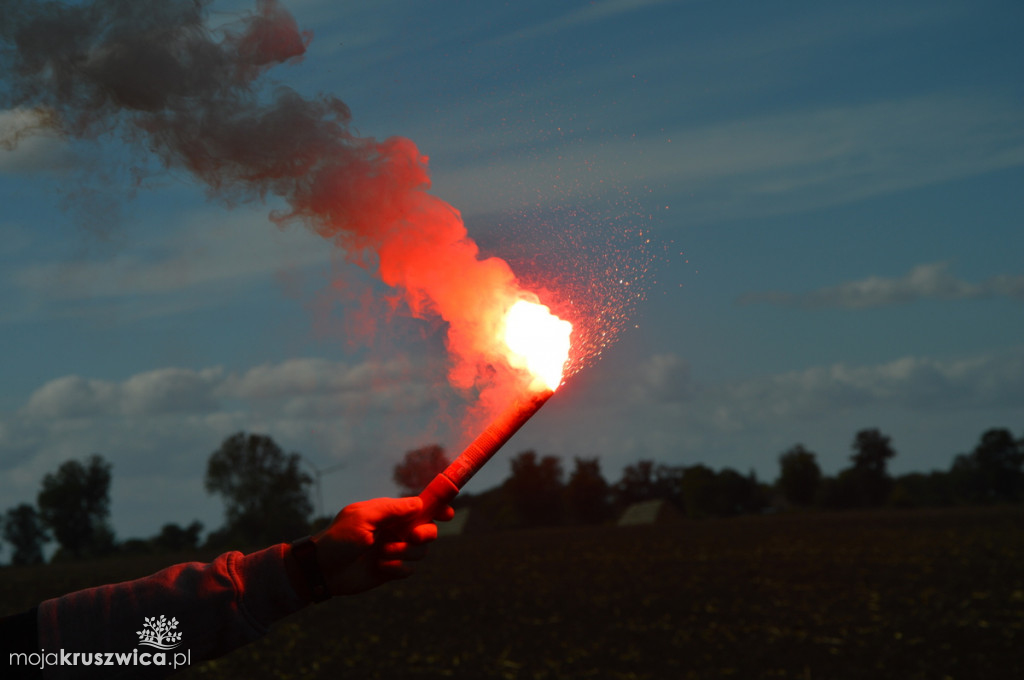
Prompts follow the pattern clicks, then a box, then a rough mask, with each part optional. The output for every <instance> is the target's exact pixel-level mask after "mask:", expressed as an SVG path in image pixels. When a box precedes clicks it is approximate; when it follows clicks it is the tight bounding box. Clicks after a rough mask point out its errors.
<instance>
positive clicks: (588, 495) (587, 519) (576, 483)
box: [565, 458, 611, 524]
mask: <svg viewBox="0 0 1024 680" xmlns="http://www.w3.org/2000/svg"><path fill="white" fill-rule="evenodd" d="M573 464H574V467H573V471H572V474H570V475H569V483H568V484H566V487H565V499H566V504H567V505H568V509H569V513H570V515H571V517H572V521H574V522H577V523H579V524H600V523H601V522H604V521H605V520H606V519H608V517H609V516H610V514H611V506H610V494H611V487H609V485H608V482H607V481H605V478H604V477H603V476H602V475H601V464H600V463H599V462H598V459H597V458H574V459H573Z"/></svg>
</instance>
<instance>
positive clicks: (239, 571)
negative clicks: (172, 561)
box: [38, 544, 306, 678]
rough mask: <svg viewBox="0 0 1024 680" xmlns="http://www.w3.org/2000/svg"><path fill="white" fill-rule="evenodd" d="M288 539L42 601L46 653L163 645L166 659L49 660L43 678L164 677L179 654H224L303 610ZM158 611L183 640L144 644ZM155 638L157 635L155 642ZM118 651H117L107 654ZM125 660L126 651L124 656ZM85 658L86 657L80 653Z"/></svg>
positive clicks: (193, 659) (194, 657) (193, 658)
mask: <svg viewBox="0 0 1024 680" xmlns="http://www.w3.org/2000/svg"><path fill="white" fill-rule="evenodd" d="M286 550H287V546H285V545H284V544H281V545H275V546H272V547H270V548H267V549H266V550H261V551H259V552H255V553H252V554H250V555H243V554H242V553H240V552H229V553H225V554H223V555H221V556H220V557H218V558H217V559H215V560H214V561H213V562H210V563H209V564H206V563H201V562H189V563H185V564H178V565H174V566H172V567H168V568H167V569H164V570H162V571H159V572H157V573H156V574H153V575H152V576H147V577H145V578H140V579H137V580H134V581H125V582H124V583H117V584H112V585H105V586H100V587H97V588H90V589H87V590H81V591H78V592H74V593H70V594H68V595H64V596H62V597H57V598H54V599H51V600H46V601H45V602H42V603H41V604H40V605H39V609H38V630H39V644H40V647H41V648H42V649H43V650H44V651H46V652H55V653H57V654H58V655H62V656H63V659H62V658H61V656H57V657H55V658H56V659H57V660H58V661H63V660H70V659H72V658H73V657H71V656H70V655H71V654H73V653H75V652H79V653H80V654H91V655H93V660H95V654H96V653H102V654H103V655H104V660H105V661H109V660H113V661H117V659H118V657H117V654H118V653H120V654H122V655H124V654H131V653H133V652H134V653H136V657H135V658H138V656H139V655H142V654H144V653H148V654H150V656H149V657H143V658H148V659H150V660H151V661H152V660H157V659H159V657H156V656H153V655H155V654H157V653H159V652H161V651H163V652H164V656H163V659H164V660H165V661H166V663H167V664H168V665H166V666H162V667H156V666H155V665H150V666H148V667H147V668H140V667H139V665H138V663H134V664H133V663H129V664H123V665H122V664H116V665H114V666H110V665H103V666H96V665H94V664H92V665H83V664H81V663H77V664H65V663H58V664H56V665H52V666H47V667H46V668H45V669H44V671H43V677H45V678H89V677H119V676H121V677H135V676H139V675H144V676H146V677H159V676H162V675H166V674H168V673H170V672H173V670H174V668H173V667H171V666H170V664H171V663H172V661H173V660H179V659H185V658H186V657H185V656H179V655H183V654H187V659H188V663H189V664H191V665H195V664H197V663H199V662H200V661H204V660H206V659H213V658H216V657H218V656H221V655H223V654H225V653H227V652H229V651H231V650H232V649H235V648H237V647H240V646H242V645H244V644H246V643H248V642H251V641H253V640H255V639H256V638H258V637H260V636H262V635H263V634H265V633H266V632H267V631H268V630H269V628H270V624H271V623H273V622H274V621H276V620H278V619H280V618H283V617H284V616H287V615H288V614H291V613H292V612H295V611H297V610H299V609H301V608H302V607H303V606H304V605H305V604H306V602H305V601H304V599H303V598H302V597H301V596H300V595H299V594H298V593H297V592H296V591H295V588H294V587H293V585H292V583H291V581H289V579H288V575H287V572H286V570H285V563H284V557H285V551H286ZM160 617H164V620H165V622H172V620H173V624H174V625H173V626H166V625H165V626H164V627H163V628H164V630H165V632H171V633H180V638H178V639H174V638H173V637H172V639H170V640H166V639H165V640H162V641H159V642H160V644H162V645H163V646H164V647H171V646H172V645H173V647H171V649H163V650H162V649H161V648H160V647H153V646H152V645H151V644H147V643H146V639H145V638H146V637H147V636H145V635H144V634H145V633H147V631H149V630H151V629H152V627H153V626H152V625H151V624H155V623H156V622H157V621H158V620H159V619H160ZM150 642H152V640H150ZM107 653H114V655H115V656H114V657H112V658H111V657H109V656H107ZM122 658H127V657H122ZM79 660H81V658H80V659H79Z"/></svg>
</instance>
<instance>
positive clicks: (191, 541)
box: [153, 520, 203, 552]
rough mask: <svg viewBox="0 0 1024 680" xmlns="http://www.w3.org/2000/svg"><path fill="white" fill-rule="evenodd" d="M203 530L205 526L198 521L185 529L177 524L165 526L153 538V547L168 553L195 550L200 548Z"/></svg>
mask: <svg viewBox="0 0 1024 680" xmlns="http://www.w3.org/2000/svg"><path fill="white" fill-rule="evenodd" d="M202 530H203V524H202V522H199V521H198V520H196V521H195V522H192V523H191V524H189V525H188V526H187V527H185V528H182V527H180V526H178V525H177V524H165V525H164V526H163V527H162V528H161V529H160V533H159V534H157V535H156V536H155V537H153V547H155V548H156V549H157V550H162V551H166V552H180V551H182V550H195V549H196V548H198V547H199V533H200V532H201V531H202Z"/></svg>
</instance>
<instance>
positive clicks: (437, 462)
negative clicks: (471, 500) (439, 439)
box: [393, 444, 451, 496]
mask: <svg viewBox="0 0 1024 680" xmlns="http://www.w3.org/2000/svg"><path fill="white" fill-rule="evenodd" d="M450 462H451V461H450V460H448V456H446V455H445V452H444V449H443V448H441V447H440V446H439V445H437V444H429V445H427V446H421V447H420V448H418V449H413V450H412V451H406V453H405V456H404V457H403V458H402V462H401V463H398V464H397V465H395V471H394V474H393V479H394V480H395V484H397V485H398V488H399V490H400V492H401V493H402V494H403V495H406V496H415V495H416V494H418V493H419V492H420V491H422V490H423V487H425V486H426V485H427V484H429V483H430V480H432V479H433V478H434V477H436V476H437V474H438V473H439V472H441V471H443V470H444V469H445V468H446V467H448V464H449V463H450Z"/></svg>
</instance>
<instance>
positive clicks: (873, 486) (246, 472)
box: [0, 428, 1024, 564]
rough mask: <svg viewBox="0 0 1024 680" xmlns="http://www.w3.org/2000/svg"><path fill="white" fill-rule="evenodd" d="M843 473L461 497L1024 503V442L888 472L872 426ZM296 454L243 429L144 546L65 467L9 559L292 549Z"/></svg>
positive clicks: (689, 510)
mask: <svg viewBox="0 0 1024 680" xmlns="http://www.w3.org/2000/svg"><path fill="white" fill-rule="evenodd" d="M851 450H852V453H851V455H850V457H849V461H850V464H849V466H848V467H846V468H844V469H842V470H840V471H839V472H838V473H837V474H836V475H835V476H826V475H824V474H823V473H822V470H821V467H820V466H819V464H818V462H817V454H816V453H814V452H813V451H810V450H808V449H807V448H805V447H804V446H803V445H801V444H796V445H794V446H792V447H791V448H789V449H788V450H786V451H784V452H783V453H782V454H780V455H779V459H778V460H779V475H778V477H777V478H776V480H775V481H774V482H773V483H765V482H761V481H759V480H758V479H757V476H756V474H755V473H754V472H753V471H751V472H749V473H748V474H746V475H744V474H740V473H739V472H737V471H735V470H733V469H730V468H723V469H721V470H717V471H716V470H713V469H711V468H709V467H707V466H706V465H703V464H696V465H690V466H686V465H665V464H660V463H656V462H655V461H652V460H640V461H637V462H636V463H633V464H630V465H627V466H626V467H625V468H623V470H622V474H621V476H620V478H619V479H618V480H617V481H615V482H609V481H608V480H607V479H606V478H605V476H604V475H603V474H602V472H601V466H600V461H599V458H598V457H593V458H581V457H576V458H574V459H573V462H572V469H571V470H570V471H569V473H568V474H566V470H565V468H564V466H563V462H562V459H561V458H559V457H557V456H553V455H544V456H541V455H538V454H537V453H536V452H535V451H523V452H521V453H519V454H517V455H515V456H513V457H512V458H511V459H510V461H509V476H508V478H507V479H505V481H504V482H503V483H502V484H500V485H498V486H497V487H495V488H493V489H490V490H488V491H485V492H483V493H480V494H475V495H471V494H466V493H463V494H460V496H459V497H457V498H456V504H457V506H459V507H467V508H470V509H471V513H472V516H474V518H480V519H476V520H475V521H476V522H477V524H478V526H483V527H487V528H490V529H512V528H523V527H539V526H552V525H566V524H602V523H607V522H610V521H612V520H614V519H615V518H616V517H618V516H619V515H620V514H621V513H622V512H623V511H624V509H625V508H627V507H629V506H630V505H632V504H634V503H639V502H644V501H663V502H664V503H666V504H669V505H670V506H671V507H673V508H674V509H675V510H676V511H677V512H678V513H680V514H682V515H684V516H687V517H691V518H701V517H731V516H735V515H741V514H750V513H760V512H764V511H767V510H787V509H794V508H795V509H799V508H821V509H833V510H841V509H848V508H869V507H881V506H892V507H943V506H954V505H979V504H995V503H1019V502H1024V438H1021V439H1017V438H1014V437H1013V435H1012V434H1011V432H1010V431H1009V430H1007V429H1003V428H993V429H990V430H987V431H986V432H984V433H983V434H982V435H981V437H980V439H979V441H978V443H977V445H976V446H975V447H974V448H973V449H972V450H971V451H970V452H969V453H962V454H959V455H957V456H955V457H954V459H953V462H952V464H951V465H950V467H949V469H947V470H934V471H932V472H928V473H922V472H912V473H908V474H903V475H899V476H892V475H891V474H890V473H889V471H888V464H889V462H890V461H891V460H892V459H893V458H894V457H895V456H896V450H895V448H894V447H893V444H892V440H891V438H890V437H889V436H887V435H885V434H883V433H882V432H880V431H879V430H877V429H864V430H861V431H859V432H857V433H856V435H855V436H854V439H853V442H852V444H851ZM300 462H301V455H300V454H298V453H294V452H292V453H287V452H285V451H284V450H283V449H281V447H280V446H278V445H277V443H276V442H274V440H273V439H271V438H270V437H269V436H267V435H261V434H247V433H245V432H238V433H236V434H233V435H231V436H230V437H228V438H226V439H225V440H224V441H223V442H222V443H221V445H220V446H219V447H218V448H217V449H216V450H215V451H213V452H212V453H211V454H210V457H209V459H208V461H207V466H206V473H205V476H204V478H203V482H204V487H205V489H206V491H207V492H208V493H210V494H213V495H216V496H220V497H221V499H222V500H223V502H224V509H225V523H224V525H223V526H222V527H220V528H219V529H216V530H215V531H212V532H210V533H209V534H208V535H207V537H206V540H205V542H202V543H201V542H200V535H201V533H202V529H203V526H202V524H201V523H199V522H198V521H195V522H192V523H191V524H189V525H188V526H186V527H182V526H180V525H178V524H173V523H172V524H165V525H164V526H163V527H162V528H161V530H160V532H159V533H158V534H156V535H155V536H152V537H150V538H148V539H139V538H133V539H128V540H125V541H121V542H118V541H117V540H116V539H115V536H114V532H113V530H112V529H111V527H110V524H109V516H110V495H109V490H110V482H111V478H112V465H111V464H110V463H109V462H107V461H105V460H104V459H103V458H102V456H99V455H96V454H94V455H92V456H90V457H88V458H87V459H86V460H85V461H77V460H69V461H66V462H64V463H63V464H61V465H60V467H59V468H58V469H57V470H56V471H55V472H52V473H48V474H47V475H45V476H44V477H43V480H42V485H41V489H40V491H39V494H38V496H37V498H36V504H35V505H32V504H29V503H22V504H20V505H17V506H15V507H13V508H10V509H8V510H7V511H6V513H5V514H4V515H3V516H2V517H0V525H2V536H3V539H4V540H5V541H6V542H7V544H9V546H10V548H11V556H10V562H11V563H12V564H38V563H41V562H43V547H44V546H45V544H46V543H47V542H49V541H51V540H55V541H56V542H57V544H58V546H59V547H58V548H57V550H56V552H55V554H54V558H53V559H55V560H64V559H82V558H92V557H100V556H104V555H111V554H128V553H148V552H181V551H188V550H196V549H198V548H200V547H204V548H209V549H211V550H212V549H226V548H239V547H240V548H244V547H255V546H261V545H266V544H269V543H274V542H279V541H285V540H290V539H293V538H296V537H298V536H301V535H303V534H305V533H308V532H309V531H311V530H313V529H315V528H316V526H318V525H323V524H324V523H326V522H327V521H328V519H329V518H324V517H322V518H317V519H315V520H314V519H313V518H312V514H313V504H312V502H311V500H310V491H311V487H312V485H313V479H312V478H311V477H310V475H308V474H307V473H306V472H304V471H303V470H302V469H301V465H300ZM448 463H449V458H448V456H447V454H446V453H445V451H444V449H443V448H442V447H441V446H439V445H437V444H431V445H428V446H424V447H421V448H418V449H414V450H411V451H408V452H407V453H406V454H405V455H404V456H403V458H402V460H401V461H400V462H399V463H397V464H396V465H395V467H394V470H393V479H394V481H395V483H396V485H397V487H398V489H399V491H400V492H401V493H403V494H409V495H413V494H417V493H419V491H420V490H421V489H422V488H423V487H424V486H426V484H427V483H428V482H429V481H430V480H431V479H432V478H433V476H434V475H436V474H437V473H438V472H440V471H441V470H443V469H444V468H445V467H446V466H447V465H448Z"/></svg>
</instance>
